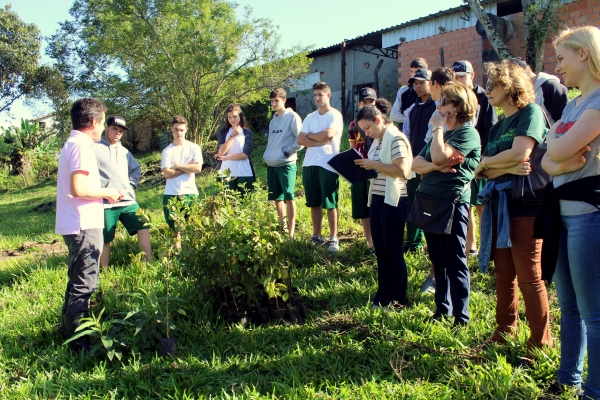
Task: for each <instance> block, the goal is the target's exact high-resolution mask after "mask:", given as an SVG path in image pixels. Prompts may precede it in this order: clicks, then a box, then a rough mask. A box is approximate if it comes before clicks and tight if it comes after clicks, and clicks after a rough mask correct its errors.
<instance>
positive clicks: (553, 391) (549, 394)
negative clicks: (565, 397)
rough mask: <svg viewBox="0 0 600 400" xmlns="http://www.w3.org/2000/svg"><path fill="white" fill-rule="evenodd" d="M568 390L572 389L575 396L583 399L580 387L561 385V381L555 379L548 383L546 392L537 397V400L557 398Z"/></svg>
mask: <svg viewBox="0 0 600 400" xmlns="http://www.w3.org/2000/svg"><path fill="white" fill-rule="evenodd" d="M568 391H574V392H575V393H574V394H575V398H577V399H583V390H582V389H581V388H580V387H578V386H568V385H563V384H562V383H558V382H556V381H555V382H552V383H551V384H550V386H549V387H548V389H546V394H544V395H542V396H540V397H538V400H550V399H558V398H560V396H561V395H562V394H564V393H565V392H568Z"/></svg>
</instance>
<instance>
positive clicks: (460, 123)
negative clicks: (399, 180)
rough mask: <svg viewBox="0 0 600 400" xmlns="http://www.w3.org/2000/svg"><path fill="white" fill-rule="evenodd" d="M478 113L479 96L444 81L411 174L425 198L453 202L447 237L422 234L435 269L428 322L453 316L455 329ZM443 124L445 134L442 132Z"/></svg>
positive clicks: (463, 308) (464, 304) (464, 299)
mask: <svg viewBox="0 0 600 400" xmlns="http://www.w3.org/2000/svg"><path fill="white" fill-rule="evenodd" d="M476 112H477V98H476V97H475V94H474V93H473V91H472V90H471V89H469V88H467V87H466V86H465V85H463V84H462V83H458V82H448V83H447V84H446V85H445V86H444V89H443V90H442V98H441V99H440V101H439V105H438V112H437V114H435V115H434V116H433V117H432V118H431V120H430V122H431V124H432V125H433V126H434V128H433V137H432V138H431V140H430V141H429V143H427V145H426V146H425V147H424V148H423V150H422V151H421V153H420V154H419V155H418V156H417V157H416V158H415V159H414V161H413V166H412V170H413V171H414V172H416V173H417V174H419V175H421V176H422V177H423V179H422V181H421V185H420V189H419V190H420V191H421V192H423V194H425V195H428V196H431V197H436V198H440V199H444V200H448V201H455V200H457V204H456V207H455V211H454V218H453V221H452V227H451V232H450V234H449V235H438V234H433V233H430V232H427V231H425V239H426V241H427V248H428V252H429V257H430V258H431V262H432V263H433V268H434V271H435V281H436V288H435V308H436V309H435V314H433V316H432V317H431V318H432V320H434V321H435V320H440V319H443V318H446V317H448V316H450V315H453V316H454V324H455V325H464V324H467V323H468V322H469V320H470V314H469V287H470V279H469V268H468V267H467V256H466V253H465V249H466V240H467V224H468V222H469V201H470V196H471V180H472V179H473V176H474V173H473V171H474V170H475V167H476V166H477V164H478V163H479V157H480V154H481V141H480V139H479V133H477V130H476V129H475V128H474V127H473V126H471V125H469V124H467V123H468V122H469V121H471V120H472V119H473V117H474V116H475V113H476ZM444 125H446V126H447V127H448V130H447V131H446V132H444V128H443V127H444Z"/></svg>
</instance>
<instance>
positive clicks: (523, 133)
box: [475, 60, 552, 364]
mask: <svg viewBox="0 0 600 400" xmlns="http://www.w3.org/2000/svg"><path fill="white" fill-rule="evenodd" d="M487 71H488V74H487V76H488V82H487V86H486V94H487V96H488V98H489V100H490V103H491V104H492V105H493V106H494V107H500V108H502V110H503V111H504V118H503V119H501V120H500V121H498V123H496V125H494V126H493V127H492V129H491V130H490V136H489V140H488V144H487V146H486V148H485V149H484V151H483V157H482V158H481V163H480V164H479V165H478V166H477V168H476V169H475V175H476V177H477V178H488V179H489V180H490V181H489V182H488V183H487V184H486V186H485V187H484V188H483V190H482V191H481V192H480V196H481V197H483V196H485V195H486V192H487V196H486V197H487V198H488V199H489V200H488V201H487V203H486V204H485V210H484V213H483V217H482V219H481V224H482V237H481V242H482V243H487V245H484V244H482V246H481V247H482V248H484V249H482V248H480V258H479V266H480V269H482V270H483V271H485V270H486V269H487V265H488V263H489V259H490V257H489V256H490V251H487V252H486V251H485V248H487V249H491V256H492V258H493V260H494V265H495V267H496V298H497V302H496V323H497V327H496V330H495V331H494V333H493V335H492V338H491V339H490V341H491V342H496V343H506V339H507V337H514V336H515V333H516V330H517V320H518V304H519V293H518V291H517V284H518V287H519V288H520V289H521V293H522V294H523V300H524V301H525V311H526V314H527V320H528V321H529V328H530V331H531V335H530V337H529V340H528V341H527V357H528V358H530V357H531V356H532V352H531V350H532V349H533V348H536V347H538V348H539V347H542V346H552V336H551V334H550V315H549V310H548V293H547V292H546V286H545V284H544V282H543V281H542V278H541V276H542V273H541V264H540V255H541V247H542V241H541V240H540V239H534V238H533V222H534V219H535V215H536V213H537V209H538V206H525V205H522V204H521V203H519V202H517V201H515V200H513V199H511V198H510V193H511V192H510V184H511V181H512V178H513V176H514V175H527V174H529V173H531V171H532V168H541V166H539V165H537V166H535V165H530V164H529V162H528V160H529V155H530V154H531V151H532V149H533V147H534V146H535V145H536V143H537V144H540V143H542V142H543V141H544V139H545V137H546V134H547V133H548V129H547V128H546V125H547V124H546V118H545V116H544V112H543V111H542V109H541V108H540V107H539V106H538V105H537V104H535V103H534V102H535V93H534V91H533V86H532V84H531V80H530V79H529V78H528V77H527V76H526V75H525V72H524V70H523V68H521V67H520V66H518V65H516V64H513V63H511V62H509V61H506V60H505V61H502V62H501V63H499V64H493V63H489V64H487ZM486 216H487V218H486ZM490 244H491V246H490ZM528 362H529V360H528V359H525V360H524V361H523V363H524V364H526V363H528Z"/></svg>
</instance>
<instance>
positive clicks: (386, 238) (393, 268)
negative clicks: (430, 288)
mask: <svg viewBox="0 0 600 400" xmlns="http://www.w3.org/2000/svg"><path fill="white" fill-rule="evenodd" d="M407 214H408V206H407V199H406V197H401V198H400V201H399V202H398V206H397V207H392V206H390V205H388V204H386V203H384V197H383V196H378V195H373V198H372V200H371V207H370V218H371V235H372V236H373V245H374V246H375V255H376V256H377V283H378V285H377V286H378V287H377V293H376V294H375V298H374V299H373V304H376V305H382V306H387V305H388V304H389V303H391V302H392V301H397V302H399V303H400V304H403V305H406V286H407V283H408V282H407V272H406V262H404V252H403V249H402V241H403V233H404V225H405V223H406V216H407Z"/></svg>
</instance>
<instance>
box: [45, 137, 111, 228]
mask: <svg viewBox="0 0 600 400" xmlns="http://www.w3.org/2000/svg"><path fill="white" fill-rule="evenodd" d="M93 144H94V142H93V141H92V139H91V138H90V137H89V136H87V135H85V134H83V133H81V132H79V131H75V130H73V131H71V136H69V139H67V142H66V143H65V145H64V146H63V148H62V150H61V151H60V157H59V159H58V181H57V183H56V225H55V232H56V233H58V234H59V235H75V234H78V233H79V232H80V231H82V230H85V229H93V228H100V229H102V228H104V207H103V205H102V199H96V200H85V199H81V198H76V197H73V196H71V173H72V172H75V171H85V172H87V182H88V186H89V187H90V188H94V189H99V188H100V173H99V172H98V159H97V158H96V153H94V151H93V150H92V145H93Z"/></svg>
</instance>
